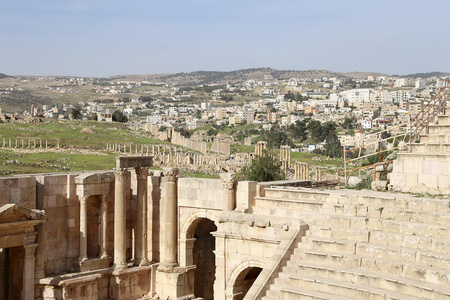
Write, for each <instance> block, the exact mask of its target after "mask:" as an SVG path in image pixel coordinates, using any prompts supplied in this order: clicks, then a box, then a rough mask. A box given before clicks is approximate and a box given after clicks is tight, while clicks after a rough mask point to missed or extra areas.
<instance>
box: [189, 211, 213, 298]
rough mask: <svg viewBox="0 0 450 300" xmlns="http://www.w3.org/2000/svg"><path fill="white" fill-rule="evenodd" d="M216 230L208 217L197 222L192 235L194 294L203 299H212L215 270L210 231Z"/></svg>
mask: <svg viewBox="0 0 450 300" xmlns="http://www.w3.org/2000/svg"><path fill="white" fill-rule="evenodd" d="M213 231H217V226H216V225H215V224H214V222H213V221H211V220H209V219H202V220H200V221H199V223H198V224H197V227H196V229H195V233H194V237H195V238H196V241H195V242H194V251H193V255H194V264H195V265H196V266H197V268H196V269H195V275H194V276H195V277H194V294H195V296H196V297H201V298H203V299H205V300H211V299H214V290H213V285H214V280H215V272H216V264H215V255H214V250H215V249H216V242H215V238H214V236H212V235H211V232H213Z"/></svg>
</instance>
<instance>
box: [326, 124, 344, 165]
mask: <svg viewBox="0 0 450 300" xmlns="http://www.w3.org/2000/svg"><path fill="white" fill-rule="evenodd" d="M325 155H326V156H329V157H334V158H336V157H342V145H341V141H339V139H338V137H337V136H336V133H335V132H334V131H332V132H330V134H328V136H327V137H326V138H325Z"/></svg>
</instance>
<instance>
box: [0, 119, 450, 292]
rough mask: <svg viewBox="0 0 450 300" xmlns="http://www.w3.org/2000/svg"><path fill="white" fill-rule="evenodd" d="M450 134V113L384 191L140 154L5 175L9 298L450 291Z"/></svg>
mask: <svg viewBox="0 0 450 300" xmlns="http://www.w3.org/2000/svg"><path fill="white" fill-rule="evenodd" d="M449 136H450V113H449V111H447V114H444V115H440V116H439V119H438V124H436V125H433V126H431V125H430V126H429V129H428V132H427V133H426V134H423V135H422V136H421V143H413V144H412V145H411V148H410V149H409V151H404V152H400V153H399V154H398V157H397V158H396V159H395V160H394V162H393V170H392V173H390V174H389V175H390V178H388V179H389V181H387V180H386V181H381V180H378V181H374V184H373V185H372V186H373V189H374V190H368V189H365V190H356V189H343V188H342V189H337V188H335V189H325V188H310V187H304V183H305V182H306V181H320V178H319V176H316V178H315V180H311V179H310V178H309V177H310V176H309V173H310V172H309V170H308V169H307V167H306V166H305V165H301V164H298V165H296V166H295V173H296V174H297V175H296V178H295V179H292V180H286V181H276V182H254V181H238V180H236V175H235V173H233V172H228V173H222V174H221V176H220V179H200V178H181V177H179V176H178V169H177V168H176V167H169V168H164V169H163V170H162V171H155V170H150V167H152V165H153V163H154V160H153V156H151V155H134V154H133V155H128V156H127V155H123V156H121V157H118V158H117V162H116V168H115V169H114V170H106V171H99V172H81V173H58V174H57V173H55V174H43V175H29V176H15V177H2V178H0V202H1V203H0V298H1V299H42V300H50V299H72V300H81V299H205V300H208V299H215V300H221V299H223V300H231V299H233V300H240V299H265V300H275V299H341V300H344V299H383V300H387V299H417V300H418V299H450V230H449V229H450V198H449V192H450V156H449V154H448V153H449V152H448V142H449ZM180 143H181V142H180ZM222 144H223V143H222ZM224 145H225V144H224ZM219 146H221V145H218V146H217V147H219ZM221 147H226V145H225V146H223V145H222V146H221ZM263 147H264V145H262V144H260V145H257V147H256V152H257V153H256V155H258V151H262V148H263ZM147 151H148V150H147ZM289 151H290V150H289V148H286V147H284V148H282V157H285V158H289V159H288V160H287V161H288V162H286V164H287V163H290V152H289ZM188 163H191V160H189V162H188ZM200 164H201V162H200Z"/></svg>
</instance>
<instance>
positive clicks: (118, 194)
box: [114, 169, 128, 269]
mask: <svg viewBox="0 0 450 300" xmlns="http://www.w3.org/2000/svg"><path fill="white" fill-rule="evenodd" d="M127 174H128V170H127V169H114V175H115V176H116V183H115V195H114V266H115V268H116V269H124V268H126V267H127V257H126V255H127V254H126V252H127V237H126V230H127V219H126V209H127V207H126V197H125V181H126V178H127Z"/></svg>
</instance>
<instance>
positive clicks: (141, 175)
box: [134, 167, 148, 180]
mask: <svg viewBox="0 0 450 300" xmlns="http://www.w3.org/2000/svg"><path fill="white" fill-rule="evenodd" d="M134 170H135V172H136V176H137V179H138V180H144V179H146V178H147V176H148V168H141V167H136V168H134Z"/></svg>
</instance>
